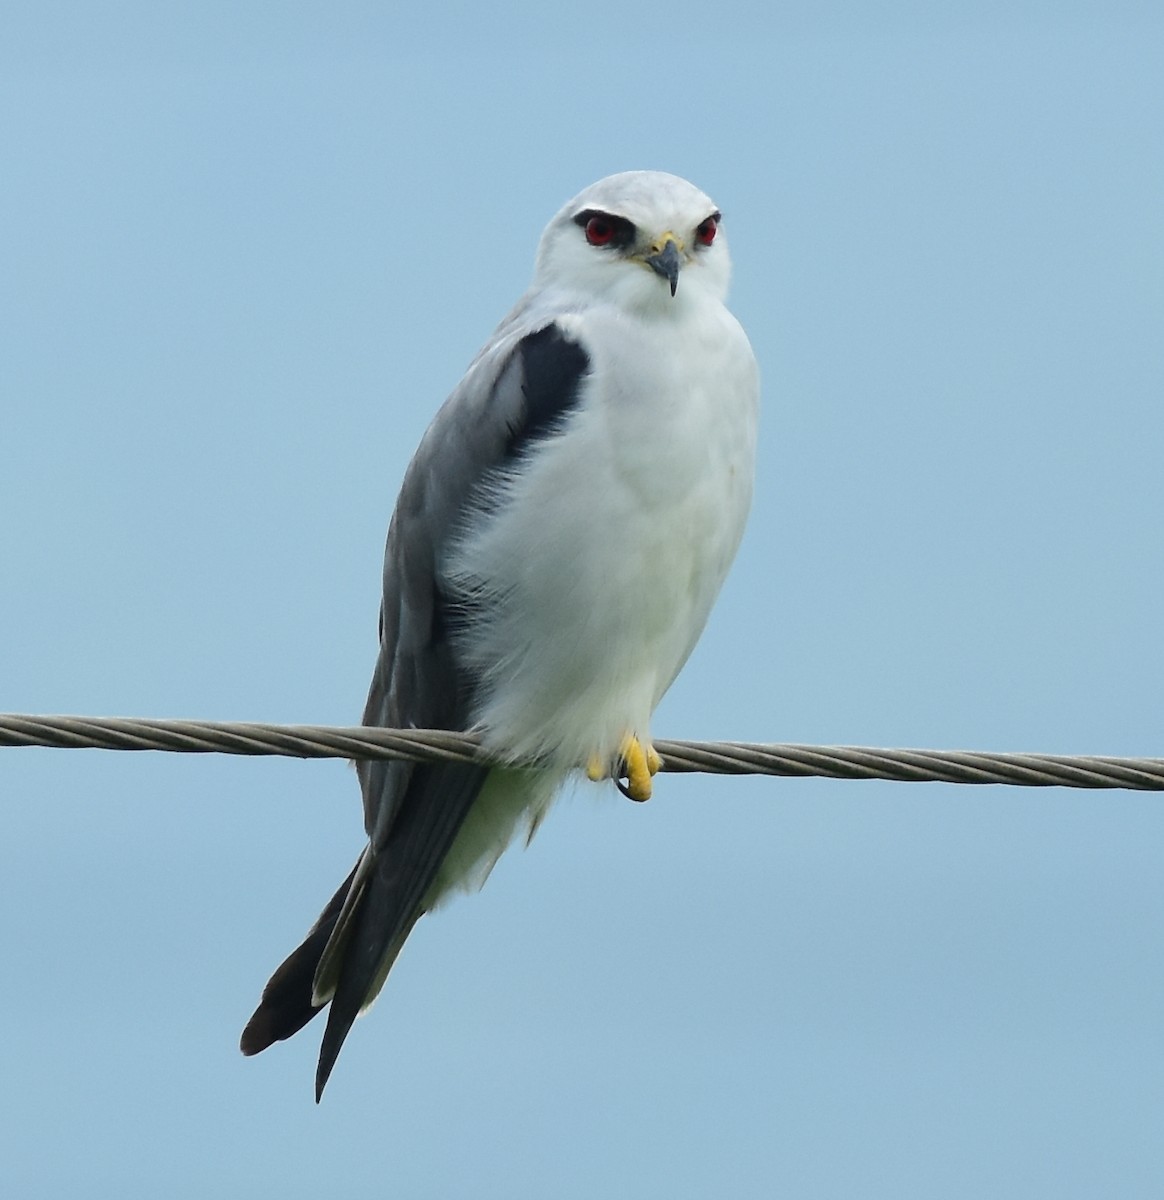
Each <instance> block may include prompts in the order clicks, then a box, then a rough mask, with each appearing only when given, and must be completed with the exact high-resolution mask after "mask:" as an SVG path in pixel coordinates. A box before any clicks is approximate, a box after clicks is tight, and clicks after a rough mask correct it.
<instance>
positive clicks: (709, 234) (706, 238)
mask: <svg viewBox="0 0 1164 1200" xmlns="http://www.w3.org/2000/svg"><path fill="white" fill-rule="evenodd" d="M718 230H719V214H718V213H717V214H716V215H715V216H711V217H708V218H707V220H706V221H703V222H701V223H700V224H699V225H697V226H696V229H695V240H696V241H697V242H698V243H699V244H700V245H701V246H710V245H711V243H712V242H714V241H715V235H716V233H717V231H718Z"/></svg>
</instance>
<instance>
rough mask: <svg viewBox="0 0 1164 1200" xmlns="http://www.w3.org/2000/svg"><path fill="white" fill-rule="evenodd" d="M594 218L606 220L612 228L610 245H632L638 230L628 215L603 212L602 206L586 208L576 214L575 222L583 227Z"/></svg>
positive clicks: (608, 243)
mask: <svg viewBox="0 0 1164 1200" xmlns="http://www.w3.org/2000/svg"><path fill="white" fill-rule="evenodd" d="M593 220H599V221H605V222H606V223H607V224H608V225H609V226H610V228H611V230H612V236H611V238H610V241H609V242H607V243H606V244H607V245H608V246H618V247H620V248H621V247H623V246H630V245H632V244H633V242H634V240H635V234H636V233H637V230H636V229H635V227H634V224H633V223H632V222H631V221H628V220H627V219H626V217H619V216H616V215H615V214H614V213H608V212H603V211H602V209H600V208H584V209H583V210H582V211H581V212H580V213H576V214H575V215H574V224H575V225H577V226H579V227H580V228H582V229H585V228H586V226H587V225H589V224H590V222H591V221H593Z"/></svg>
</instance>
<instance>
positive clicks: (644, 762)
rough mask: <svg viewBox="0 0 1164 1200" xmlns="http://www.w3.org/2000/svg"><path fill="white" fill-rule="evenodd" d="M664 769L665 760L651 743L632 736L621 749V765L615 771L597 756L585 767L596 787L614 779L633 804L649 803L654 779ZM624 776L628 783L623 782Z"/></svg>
mask: <svg viewBox="0 0 1164 1200" xmlns="http://www.w3.org/2000/svg"><path fill="white" fill-rule="evenodd" d="M662 765H663V760H662V759H661V758H660V757H659V756H658V754H657V753H656V752H655V747H654V746H652V745H651V743H650V742H641V741H640V740H639V739H638V738H637V737H636V736H635V735H634V734H633V733H628V734H627V735H626V736H625V737H624V738H623V739H622V744H621V745H620V746H619V748H618V762H617V764H616V765H615V767H614V768H613V769H612V768H611V766H610V764H609V763H605V762H604V761H603V760H602V759H601V758H600V757H599V756H598V755H597V754H595V755H594V756H593V757H591V759H590V761H589V763H587V764H586V774H587V776H588V777H589V778H590V779H592V780H594V781H595V782H596V783H597V782H598V781H599V780H601V779H611V778H613V779H614V786H615V787H617V788H618V790H619V791H620V792H622V794H623V795H624V796H626V797H627V798H628V799H630V800H649V799H650V798H651V777H652V776H653V775H655V774H657V773H658V770H659V768H660V767H661V766H662ZM623 776H625V777H626V783H623V782H622V779H623Z"/></svg>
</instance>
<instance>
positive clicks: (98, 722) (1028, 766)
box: [0, 713, 1164, 791]
mask: <svg viewBox="0 0 1164 1200" xmlns="http://www.w3.org/2000/svg"><path fill="white" fill-rule="evenodd" d="M3 746H47V747H54V748H57V749H70V750H79V749H94V750H163V751H172V752H177V753H184V754H247V755H277V756H282V757H287V758H349V759H411V760H413V761H417V762H436V761H440V760H445V761H453V762H466V763H470V762H490V761H493V760H492V759H491V758H490V757H489V756H488V755H487V754H486V753H485V752H484V751H483V750H482V748H481V743H480V739H479V738H478V737H476V736H474V735H473V734H467V733H451V732H448V731H446V730H440V729H379V728H373V727H370V726H364V725H357V726H352V727H342V726H341V727H334V726H325V725H266V724H261V723H257V722H242V721H166V720H141V719H136V718H128V717H63V716H43V717H42V716H28V715H23V714H15V713H13V714H0V747H3ZM655 749H656V750H657V751H658V752H659V754H660V755H661V756H662V758H663V768H662V769H663V770H664V771H675V772H703V773H707V774H715V775H780V776H820V777H823V778H827V779H887V780H892V781H895V782H899V783H976V784H986V783H994V784H1014V785H1019V786H1022V787H1071V788H1130V789H1134V790H1136V791H1164V759H1160V758H1111V757H1105V756H1095V755H1074V754H1070V755H1069V754H1012V753H991V752H986V751H974V750H884V749H876V748H873V747H866V746H804V745H795V744H787V745H785V744H771V745H757V744H754V743H746V742H684V741H657V742H655ZM531 765H536V764H531Z"/></svg>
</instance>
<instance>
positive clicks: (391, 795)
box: [240, 171, 759, 1103]
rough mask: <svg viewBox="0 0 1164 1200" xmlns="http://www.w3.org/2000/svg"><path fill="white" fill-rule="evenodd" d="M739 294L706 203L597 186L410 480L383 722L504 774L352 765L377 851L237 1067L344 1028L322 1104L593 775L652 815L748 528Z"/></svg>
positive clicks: (258, 1024) (477, 365)
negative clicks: (696, 657)
mask: <svg viewBox="0 0 1164 1200" xmlns="http://www.w3.org/2000/svg"><path fill="white" fill-rule="evenodd" d="M730 273H731V264H730V257H729V253H728V245H727V237H726V235H725V231H724V226H723V221H722V214H721V212H720V210H719V208H717V207H716V205H715V204H714V203H713V202H712V200H711V199H709V197H708V196H707V195H705V194H704V193H703V192H702V191H700V190H699V189H698V188H697V187H695V186H694V185H693V184H691V183H689V182H687V180H685V179H682V178H680V177H678V176H676V175H671V174H667V173H665V172H661V171H626V172H622V173H619V174H615V175H611V176H608V177H607V178H605V179H601V180H599V181H598V182H597V183H594V184H592V185H591V186H589V187H587V188H586V189H584V190H583V191H582V192H580V193H579V194H578V195H577V196H575V197H574V198H573V199H572V200H570V201H569V202H568V203H567V204H566V205H565V206H564V207H563V208H562V209H561V210H560V211H559V212H558V213H557V215H556V216H554V218H553V219H552V220H551V221H550V223H549V224H548V225H547V226H546V228H545V230H544V232H543V234H542V236H541V240H540V242H539V244H538V249H537V255H536V260H535V267H534V274H533V279H532V282H531V284H530V286H529V288H528V290H527V291H526V292H525V294H524V295H523V296H522V297H521V299H520V300H518V302H517V304H516V305H515V307H514V308H513V309H512V311H511V312H510V313H509V315H508V316H506V317H505V318H504V320H502V322H501V324H500V325H499V326H498V327H497V329H496V330H495V331H494V333H493V335H492V337H491V338H490V339H489V341H488V342H487V343H486V345H485V346H484V348H483V349H482V350H481V351H480V352H479V353H478V355H477V356H476V358H475V359H474V360H473V361H472V363H471V364H470V365H469V368H468V370H467V371H466V373H465V375H464V377H463V379H462V380H461V382H460V383H459V384H458V385H457V387H456V388H455V389H454V390H453V392H452V394H451V395H450V396H449V398H448V399H447V400H446V401H445V403H444V404H443V406H442V407H441V408H440V409H439V411H438V412H437V415H436V416H435V417H434V419H433V421H432V423H431V424H430V425H429V427H428V429H427V431H426V432H425V434H424V435H423V437H422V439H421V442H420V444H419V447H418V448H417V450H416V452H415V455H414V456H413V458H412V461H411V463H410V464H409V466H408V468H407V469H406V471H405V474H404V477H403V482H402V484H401V489H400V493H399V497H398V499H397V502H396V506H395V510H394V512H393V515H392V518H391V522H390V525H389V529H388V537H387V545H386V548H385V555H384V572H383V594H382V601H381V606H380V620H379V640H380V647H379V655H378V658H377V660H376V664H375V669H374V672H373V677H372V683H371V687H370V690H369V694H368V699H367V704H366V706H365V710H364V715H363V723H364V724H365V725H369V726H385V727H393V728H405V729H407V728H425V729H445V730H457V731H471V732H475V733H477V734H479V735H480V738H481V744H482V746H483V748H484V750H485V752H486V755H487V756H488V759H489V762H488V763H484V762H481V763H478V762H474V763H458V762H444V761H442V762H430V763H415V762H404V761H362V762H359V763H357V764H356V769H357V772H358V777H359V782H360V787H361V792H362V796H363V806H364V824H365V830H366V833H367V837H368V841H367V845H366V846H365V848H364V850H363V852H362V853H361V854H360V857H359V859H358V860H357V862H356V865H355V866H354V867H353V869H352V871H351V873H350V874H349V875H348V877H347V878H346V879H345V880H344V882H343V883H342V884H341V885H340V887H339V889H338V890H337V891H336V893H335V895H334V896H333V897H332V898H331V900H330V902H329V903H328V905H327V907H326V908H325V909H324V910H323V912H322V913H321V914H320V916H319V918H318V919H317V921H316V922H315V924H314V925H313V926H312V928H311V930H310V931H309V933H308V934H307V936H306V938H305V940H304V941H303V943H302V944H301V945H300V946H299V947H298V948H297V949H296V950H294V951H293V952H292V953H291V954H290V956H289V957H288V958H287V959H286V960H285V961H284V962H283V963H282V964H281V965H280V966H279V967H278V969H277V970H276V971H275V973H274V974H273V975H272V976H271V979H270V981H269V982H268V983H267V985H266V987H265V989H264V991H263V993H262V999H261V1002H260V1004H259V1006H258V1008H257V1009H256V1010H255V1013H254V1015H253V1016H252V1017H251V1019H250V1021H249V1022H248V1024H247V1026H246V1028H245V1030H244V1032H243V1034H242V1039H241V1043H240V1046H241V1049H242V1052H243V1053H244V1054H246V1055H252V1054H256V1053H258V1052H259V1051H261V1050H264V1049H266V1048H267V1047H268V1046H270V1045H272V1044H273V1043H274V1042H276V1041H281V1040H283V1039H286V1038H289V1037H291V1036H292V1035H293V1034H295V1033H296V1032H298V1031H299V1030H300V1029H301V1028H303V1026H305V1025H306V1024H307V1022H308V1021H310V1020H311V1019H312V1017H314V1016H315V1015H316V1014H317V1013H319V1012H320V1011H322V1009H323V1008H324V1007H327V1008H328V1017H327V1023H326V1027H325V1029H324V1033H323V1038H322V1044H321V1047H320V1054H319V1062H318V1068H317V1071H316V1079H315V1098H316V1102H317V1103H318V1102H319V1100H320V1099H321V1097H322V1094H323V1090H324V1087H325V1085H326V1084H327V1081H328V1079H329V1077H330V1075H331V1073H332V1069H333V1068H334V1066H335V1063H336V1060H337V1058H338V1055H339V1052H340V1049H341V1047H342V1046H343V1044H344V1041H345V1039H346V1037H347V1036H348V1032H349V1030H350V1029H351V1027H352V1024H353V1022H354V1021H355V1019H356V1017H357V1016H358V1015H360V1014H361V1013H362V1012H364V1011H365V1010H366V1009H367V1008H369V1007H370V1006H371V1004H372V1002H373V1001H374V1000H375V999H376V997H377V995H378V994H379V992H380V990H381V988H382V987H383V985H384V982H385V979H386V977H387V975H388V972H389V970H390V969H391V968H392V965H393V963H394V962H395V960H396V957H397V955H398V954H399V953H400V950H401V947H402V946H403V944H404V942H405V940H406V939H407V938H408V936H409V934H410V933H411V932H412V929H413V927H414V926H415V925H416V922H417V921H418V920H419V919H420V917H421V916H422V915H424V914H425V913H429V912H432V911H433V910H434V909H437V908H438V907H440V906H441V905H442V904H443V903H444V902H445V901H446V900H448V899H449V898H450V897H451V896H453V895H455V894H456V893H458V892H465V891H473V890H475V889H476V888H478V887H480V886H481V885H482V884H483V883H484V881H485V879H486V877H487V876H488V875H489V872H490V871H491V870H492V868H493V866H494V864H495V863H496V862H497V860H498V858H499V857H500V855H501V854H502V852H503V851H504V850H505V849H506V847H507V846H508V845H509V844H510V843H511V842H512V841H513V840H514V838H515V837H516V836H517V834H518V832H519V830H523V831H524V834H525V837H526V840H527V843H528V841H529V840H530V839H532V837H533V835H534V833H535V831H536V830H537V828H538V826H539V825H540V824H541V822H542V820H543V818H544V817H545V815H546V812H547V810H548V809H549V807H550V804H551V802H552V800H553V798H554V796H555V795H556V793H557V792H558V791H559V790H560V789H561V787H562V785H563V784H564V783H565V782H566V780H567V779H568V778H569V777H571V776H575V777H581V776H585V777H588V778H589V779H591V780H594V781H601V780H606V779H609V780H613V781H614V782H615V784H616V785H617V786H618V787H619V788H620V790H622V791H623V792H624V794H625V795H627V796H628V797H629V798H631V799H633V800H636V801H643V800H646V799H648V798H649V797H650V796H651V794H652V790H653V776H654V775H655V773H656V772H657V771H658V770H659V767H660V765H661V764H660V757H659V755H658V754H657V753H656V751H655V749H654V747H653V745H652V743H651V736H650V721H651V714H652V712H653V711H654V709H655V707H656V705H657V704H658V703H659V701H660V699H661V698H662V696H663V694H664V693H665V692H666V691H667V689H668V688H669V687H670V685H671V683H672V682H673V681H674V679H675V677H676V676H677V675H678V673H679V671H680V669H681V668H682V666H683V665H684V663H685V662H686V660H687V658H688V656H689V655H690V653H691V651H692V649H693V648H694V646H695V644H696V642H697V640H698V638H699V636H700V634H701V633H702V631H703V628H704V625H705V623H706V621H707V618H708V615H709V613H710V612H711V608H712V605H713V602H714V601H715V599H716V596H717V594H718V593H719V591H720V588H721V585H722V584H723V582H724V579H725V577H726V575H727V572H728V568H729V566H730V565H731V562H732V560H733V558H734V557H735V554H736V550H737V548H738V546H739V544H740V540H741V537H742V535H743V531H744V525H745V522H746V519H747V515H748V511H749V508H750V506H751V498H752V488H753V477H754V470H755V452H756V433H757V419H758V409H759V371H758V367H757V364H756V359H755V356H754V354H753V351H752V348H751V345H750V343H749V341H748V338H747V336H746V334H745V333H744V330H743V328H742V327H741V325H740V323H739V322H738V321H737V319H736V318H735V317H734V316H733V315H732V314H731V312H729V310H728V308H727V307H726V305H725V299H726V295H727V289H728V282H729V277H730Z"/></svg>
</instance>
